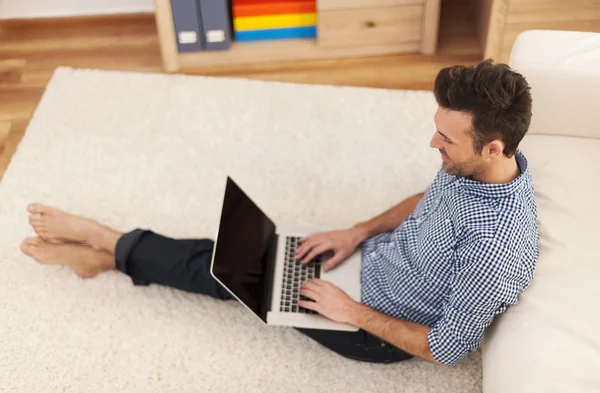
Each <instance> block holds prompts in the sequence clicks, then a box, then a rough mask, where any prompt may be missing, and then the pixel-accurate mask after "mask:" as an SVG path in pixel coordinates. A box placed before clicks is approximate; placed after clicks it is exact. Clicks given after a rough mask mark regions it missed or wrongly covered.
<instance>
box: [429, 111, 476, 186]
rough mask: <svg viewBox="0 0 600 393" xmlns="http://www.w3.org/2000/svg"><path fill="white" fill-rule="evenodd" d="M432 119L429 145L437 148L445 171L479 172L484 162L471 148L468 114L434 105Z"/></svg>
mask: <svg viewBox="0 0 600 393" xmlns="http://www.w3.org/2000/svg"><path fill="white" fill-rule="evenodd" d="M434 122H435V125H436V131H435V134H434V135H433V137H432V138H431V142H430V143H429V145H430V146H431V147H432V148H434V149H438V150H439V151H440V153H441V155H442V160H443V167H444V170H445V171H446V173H448V174H449V175H456V176H462V177H467V178H472V177H475V176H477V175H479V174H480V173H482V172H483V171H484V170H485V168H486V164H485V161H484V159H483V157H482V156H480V155H479V154H476V153H475V151H474V150H473V137H472V136H471V133H470V131H469V130H470V129H471V125H472V115H471V114H469V113H464V112H458V111H452V110H448V109H445V108H442V107H438V110H437V112H436V113H435V117H434Z"/></svg>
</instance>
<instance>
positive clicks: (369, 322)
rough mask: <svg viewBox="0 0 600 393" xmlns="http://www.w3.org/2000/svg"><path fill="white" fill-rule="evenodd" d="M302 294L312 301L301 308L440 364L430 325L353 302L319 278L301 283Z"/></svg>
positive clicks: (302, 304) (304, 303)
mask: <svg viewBox="0 0 600 393" xmlns="http://www.w3.org/2000/svg"><path fill="white" fill-rule="evenodd" d="M300 294H301V295H303V296H306V297H307V298H309V299H313V301H309V300H300V302H299V303H298V304H299V305H300V307H304V308H308V309H310V310H314V311H316V312H318V313H319V314H321V315H323V316H325V317H327V318H329V319H332V320H334V321H337V322H342V323H348V324H350V325H353V326H356V327H358V328H361V329H363V330H365V331H367V332H369V333H371V334H373V335H375V336H377V337H380V338H382V339H383V340H385V341H387V342H389V343H390V344H392V345H393V346H395V347H398V348H400V349H402V350H403V351H406V352H408V353H410V354H412V355H415V356H418V357H420V358H422V359H425V360H428V361H430V362H433V363H440V362H438V361H437V360H436V359H435V358H434V357H433V355H432V353H431V349H430V347H429V337H428V336H429V331H430V328H429V327H427V326H423V325H419V324H416V323H412V322H408V321H404V320H401V319H396V318H394V317H390V316H388V315H386V314H383V313H380V312H379V311H376V310H374V309H372V308H370V307H368V306H366V305H364V304H361V303H359V302H356V301H354V300H353V299H351V298H350V297H349V296H348V295H347V294H346V293H345V292H344V291H342V290H341V289H340V288H339V287H337V286H335V285H333V284H332V283H330V282H328V281H323V280H320V279H318V278H315V279H312V280H310V281H308V282H304V283H302V286H301V288H300Z"/></svg>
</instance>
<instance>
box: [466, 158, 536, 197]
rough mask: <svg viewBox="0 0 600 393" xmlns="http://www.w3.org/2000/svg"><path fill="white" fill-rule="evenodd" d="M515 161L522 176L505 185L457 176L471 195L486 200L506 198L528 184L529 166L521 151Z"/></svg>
mask: <svg viewBox="0 0 600 393" xmlns="http://www.w3.org/2000/svg"><path fill="white" fill-rule="evenodd" d="M515 159H516V160H517V165H518V166H519V170H520V171H521V174H520V175H519V176H518V177H517V178H516V179H514V180H513V181H511V182H510V183H505V184H490V183H483V182H479V181H475V180H471V179H467V178H465V177H461V176H455V177H456V178H457V180H458V182H459V184H460V185H461V187H462V188H463V189H464V190H465V191H467V192H468V193H470V194H473V195H478V196H482V197H486V198H504V197H506V196H508V195H511V194H514V193H515V192H516V191H518V190H519V189H520V188H521V187H523V186H524V185H525V184H526V183H527V178H528V177H529V166H528V165H527V159H526V158H525V156H524V155H523V154H522V153H521V151H520V150H519V149H517V150H516V152H515Z"/></svg>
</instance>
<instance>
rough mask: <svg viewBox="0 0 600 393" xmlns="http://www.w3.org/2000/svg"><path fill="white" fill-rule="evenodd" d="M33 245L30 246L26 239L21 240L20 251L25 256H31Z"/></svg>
mask: <svg viewBox="0 0 600 393" xmlns="http://www.w3.org/2000/svg"><path fill="white" fill-rule="evenodd" d="M33 247H35V244H31V243H30V242H29V241H28V239H25V240H23V242H22V243H21V251H23V253H24V254H25V255H27V256H32V250H33Z"/></svg>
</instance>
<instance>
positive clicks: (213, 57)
mask: <svg viewBox="0 0 600 393" xmlns="http://www.w3.org/2000/svg"><path fill="white" fill-rule="evenodd" d="M419 49H420V43H419V42H406V43H399V44H385V45H376V46H368V47H340V48H331V47H323V46H319V44H318V43H317V41H316V40H315V39H297V40H278V41H264V42H232V43H231V47H230V49H229V50H225V51H212V52H197V53H181V54H179V56H178V59H179V60H178V61H179V67H180V68H185V69H190V68H194V67H206V66H218V65H229V64H258V63H265V62H277V61H293V60H318V59H328V58H336V57H351V56H363V55H364V56H377V55H385V54H390V53H418V52H419Z"/></svg>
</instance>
